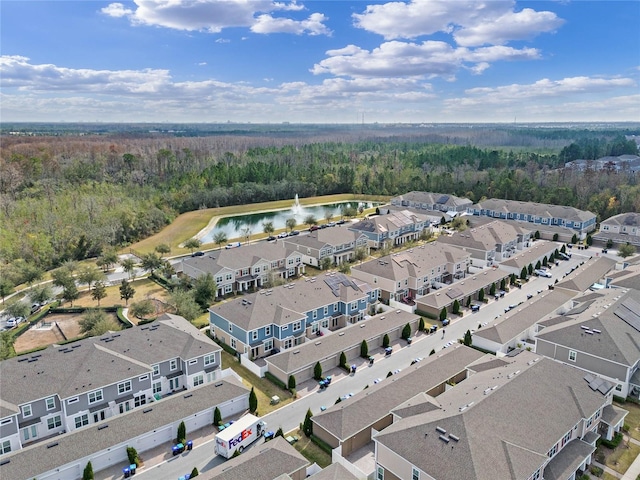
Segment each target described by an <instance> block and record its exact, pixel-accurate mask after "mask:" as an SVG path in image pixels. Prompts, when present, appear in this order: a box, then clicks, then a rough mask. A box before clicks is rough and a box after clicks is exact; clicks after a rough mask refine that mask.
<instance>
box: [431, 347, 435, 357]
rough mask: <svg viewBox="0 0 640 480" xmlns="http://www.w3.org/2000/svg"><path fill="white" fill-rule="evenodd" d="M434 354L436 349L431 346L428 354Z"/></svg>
mask: <svg viewBox="0 0 640 480" xmlns="http://www.w3.org/2000/svg"><path fill="white" fill-rule="evenodd" d="M435 354H436V349H435V348H432V349H431V351H430V352H429V356H431V355H435Z"/></svg>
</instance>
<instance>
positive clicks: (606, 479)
mask: <svg viewBox="0 0 640 480" xmlns="http://www.w3.org/2000/svg"><path fill="white" fill-rule="evenodd" d="M600 478H602V480H618V477H616V476H614V475H611V474H610V473H609V472H604V473H603V474H602V477H600Z"/></svg>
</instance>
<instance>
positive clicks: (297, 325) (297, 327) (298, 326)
mask: <svg viewBox="0 0 640 480" xmlns="http://www.w3.org/2000/svg"><path fill="white" fill-rule="evenodd" d="M301 328H302V323H300V322H293V330H294V331H295V330H300V329H301Z"/></svg>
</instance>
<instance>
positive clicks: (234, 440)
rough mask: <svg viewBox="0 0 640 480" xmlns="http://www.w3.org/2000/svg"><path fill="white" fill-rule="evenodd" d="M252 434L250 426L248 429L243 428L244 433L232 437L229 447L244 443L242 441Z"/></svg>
mask: <svg viewBox="0 0 640 480" xmlns="http://www.w3.org/2000/svg"><path fill="white" fill-rule="evenodd" d="M250 436H251V430H250V429H249V428H247V429H246V430H243V431H242V433H241V434H240V435H238V436H237V437H236V438H232V439H231V440H229V448H232V447H235V446H236V445H238V444H239V443H242V441H243V440H244V439H245V438H248V437H250Z"/></svg>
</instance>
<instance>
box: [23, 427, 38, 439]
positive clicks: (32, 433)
mask: <svg viewBox="0 0 640 480" xmlns="http://www.w3.org/2000/svg"><path fill="white" fill-rule="evenodd" d="M22 438H23V439H24V441H25V442H26V441H27V440H29V439H33V438H38V426H37V425H31V426H30V427H27V428H23V429H22Z"/></svg>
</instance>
